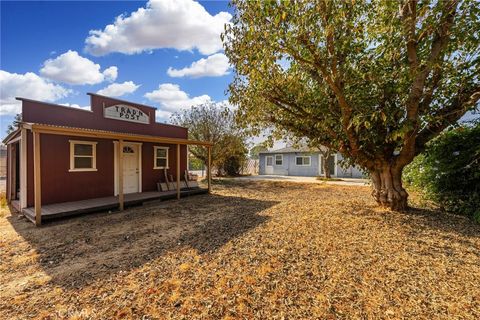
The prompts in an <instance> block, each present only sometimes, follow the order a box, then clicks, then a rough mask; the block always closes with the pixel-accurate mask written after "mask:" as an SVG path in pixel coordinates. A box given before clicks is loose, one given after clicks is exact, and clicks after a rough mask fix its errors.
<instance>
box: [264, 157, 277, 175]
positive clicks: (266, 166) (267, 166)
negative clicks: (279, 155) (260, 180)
mask: <svg viewBox="0 0 480 320" xmlns="http://www.w3.org/2000/svg"><path fill="white" fill-rule="evenodd" d="M267 158H271V159H272V165H271V166H269V165H267V163H268V161H267ZM274 160H275V159H274V156H273V155H271V156H265V174H273V172H274V169H273V161H274ZM267 168H271V170H272V172H267Z"/></svg>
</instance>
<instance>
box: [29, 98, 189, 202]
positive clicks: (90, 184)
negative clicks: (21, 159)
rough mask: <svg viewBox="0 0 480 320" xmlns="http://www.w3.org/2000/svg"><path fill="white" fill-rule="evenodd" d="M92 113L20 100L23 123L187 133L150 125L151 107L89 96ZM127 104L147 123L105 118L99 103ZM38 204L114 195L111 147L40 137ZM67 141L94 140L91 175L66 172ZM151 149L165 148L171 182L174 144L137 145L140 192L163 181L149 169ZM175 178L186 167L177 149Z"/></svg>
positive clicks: (184, 157) (184, 151)
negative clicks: (139, 148) (146, 116)
mask: <svg viewBox="0 0 480 320" xmlns="http://www.w3.org/2000/svg"><path fill="white" fill-rule="evenodd" d="M91 97H92V99H91V101H92V111H91V112H90V111H84V110H80V109H75V108H68V107H60V106H56V105H51V104H44V103H37V102H33V101H23V107H22V112H23V121H25V122H32V123H42V124H53V125H60V126H69V127H81V128H91V129H100V130H109V131H116V132H127V133H137V134H146V135H155V136H161V137H174V138H187V129H186V128H182V127H178V126H172V125H166V124H159V123H155V122H154V121H155V120H154V119H155V109H154V108H150V107H147V106H142V105H137V104H134V103H125V102H123V101H119V100H115V99H110V98H105V97H101V96H96V95H92V96H91ZM119 103H121V104H128V105H131V106H134V107H137V108H139V109H141V110H142V111H143V112H145V113H148V114H150V120H151V121H153V123H150V124H148V125H147V124H137V123H133V122H127V121H121V120H113V119H106V118H104V117H103V105H104V104H105V106H111V105H114V104H119ZM40 137H41V139H40V146H41V150H40V152H41V157H40V158H41V179H42V204H44V205H46V204H52V203H59V202H68V201H78V200H85V199H91V198H99V197H108V196H113V194H114V144H113V141H115V140H110V139H94V138H86V137H75V136H60V135H51V134H41V136H40ZM69 140H80V141H96V142H97V150H96V154H97V159H96V164H97V171H84V172H69V169H70V142H69ZM154 145H158V146H168V147H169V154H168V156H169V167H170V168H169V170H168V173H169V174H171V175H173V176H174V178H175V179H176V145H165V144H155V143H147V142H143V143H142V191H144V192H145V191H154V190H157V182H160V181H164V171H163V169H162V170H159V169H153V163H154V158H153V152H154V148H153V147H154ZM180 153H181V155H180V156H181V161H180V174H181V176H180V178H182V177H183V173H184V172H185V170H186V169H187V147H186V146H181V147H180ZM27 205H28V206H29V207H31V206H33V205H34V172H33V135H32V133H31V132H30V131H28V132H27Z"/></svg>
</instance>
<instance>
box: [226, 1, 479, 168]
mask: <svg viewBox="0 0 480 320" xmlns="http://www.w3.org/2000/svg"><path fill="white" fill-rule="evenodd" d="M233 5H234V8H235V15H234V18H233V22H234V23H233V25H232V26H231V27H230V28H229V29H228V30H227V31H226V32H225V35H224V40H225V53H226V55H227V56H228V57H229V59H230V62H231V63H232V65H234V67H235V78H234V80H233V82H232V83H231V85H230V87H229V93H230V100H231V102H232V103H234V104H236V105H238V111H237V115H238V119H239V120H240V123H241V124H242V125H243V126H245V127H248V128H250V129H252V131H254V132H259V131H260V130H262V129H265V128H273V129H272V131H271V132H272V134H273V135H282V134H287V133H288V134H293V135H296V136H297V137H299V138H302V137H307V138H308V139H310V140H311V141H318V142H319V143H323V144H325V145H334V146H338V147H339V148H341V152H342V153H343V154H344V156H346V157H349V158H350V159H352V160H354V161H355V162H357V164H359V165H361V166H363V167H365V168H366V167H368V166H372V163H374V162H375V161H376V160H378V159H380V160H381V161H391V160H393V159H395V158H396V157H397V156H396V154H394V151H395V150H397V151H398V150H402V149H404V148H406V149H408V150H410V151H409V152H410V155H409V157H410V158H413V155H412V154H411V153H412V152H415V148H411V145H410V146H408V148H407V146H406V145H407V144H409V143H410V144H411V143H412V141H413V142H414V141H415V140H414V139H406V137H415V135H417V134H418V132H419V131H420V130H419V129H420V128H426V127H428V126H429V125H431V124H432V123H437V122H439V121H442V123H445V121H446V120H444V119H445V118H446V117H447V115H449V114H451V113H452V111H455V110H457V111H458V110H461V112H457V113H455V115H456V116H458V117H456V118H452V117H447V118H448V119H447V120H448V121H450V122H453V123H454V122H455V121H456V120H457V119H458V118H460V117H461V115H462V112H463V113H464V112H465V111H463V110H464V109H462V108H463V106H464V103H465V101H467V99H468V98H469V97H470V96H469V95H468V94H466V93H465V92H468V93H469V94H471V93H472V92H474V91H475V88H476V87H478V86H479V78H478V74H479V70H480V68H479V63H480V62H479V53H480V49H479V48H480V45H479V38H480V35H479V31H478V30H480V15H479V11H480V10H479V7H480V6H478V2H475V1H472V0H466V1H462V2H461V4H460V5H459V6H458V8H457V9H456V16H455V19H454V22H453V25H452V26H451V28H450V29H448V32H446V33H445V34H444V35H441V34H440V33H439V30H443V29H442V28H446V27H445V26H446V24H445V23H446V22H445V21H446V18H445V17H446V15H445V12H447V13H449V11H448V10H447V11H446V9H445V8H446V7H445V6H446V5H447V1H437V2H429V1H419V2H418V4H417V8H416V11H415V12H416V16H412V17H409V18H408V19H406V16H405V14H402V12H401V11H400V10H399V3H398V2H395V1H355V3H353V2H350V1H335V0H328V1H321V0H320V1H315V2H309V1H298V2H287V1H240V0H234V1H233ZM409 19H410V20H409ZM408 21H413V22H414V23H413V24H411V25H409V24H408ZM411 26H413V29H414V30H413V36H414V50H415V53H416V59H417V61H418V67H417V68H413V67H412V65H411V64H410V62H409V61H410V60H411V59H409V56H408V52H407V44H408V43H409V42H408V37H409V36H410V35H411V34H410V33H409V32H410V31H411ZM409 28H410V29H409ZM409 30H410V31H409ZM439 41H440V42H442V43H446V44H447V45H445V46H443V45H442V46H440V47H441V50H440V53H439V54H438V57H437V58H436V59H433V60H432V59H431V57H432V56H434V55H435V54H437V53H436V51H435V48H437V45H438V44H439ZM437 51H438V50H437ZM286 61H288V63H285V62H286ZM422 72H423V73H422ZM423 76H424V80H423V81H417V82H418V83H419V84H415V85H414V82H415V79H417V80H418V78H419V77H423ZM415 86H416V87H415ZM414 88H417V89H415V90H414ZM416 92H419V95H418V97H414V98H412V95H413V93H416ZM464 96H466V97H464ZM477 100H478V98H477ZM465 110H466V109H465ZM437 128H440V127H437ZM441 129H443V127H441V128H440V129H438V130H440V131H441ZM407 140H408V141H407ZM412 150H413V151H412ZM376 163H378V161H377V162H376Z"/></svg>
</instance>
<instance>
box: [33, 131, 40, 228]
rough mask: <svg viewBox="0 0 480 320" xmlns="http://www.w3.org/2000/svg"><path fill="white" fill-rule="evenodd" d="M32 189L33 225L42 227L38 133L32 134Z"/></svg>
mask: <svg viewBox="0 0 480 320" xmlns="http://www.w3.org/2000/svg"><path fill="white" fill-rule="evenodd" d="M33 185H34V186H33V187H34V192H35V201H34V204H35V224H36V225H37V226H40V225H42V175H41V163H40V133H38V132H33Z"/></svg>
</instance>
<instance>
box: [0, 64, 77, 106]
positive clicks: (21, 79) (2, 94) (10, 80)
mask: <svg viewBox="0 0 480 320" xmlns="http://www.w3.org/2000/svg"><path fill="white" fill-rule="evenodd" d="M0 88H1V90H0V107H1V108H0V115H8V114H9V115H13V114H16V113H19V112H21V102H20V101H18V100H15V97H23V98H29V99H33V100H40V101H47V102H53V101H56V100H59V99H61V98H64V97H66V96H67V95H68V94H69V93H70V92H71V91H70V90H68V89H65V88H63V87H62V86H60V85H57V84H54V83H51V82H48V81H47V80H45V79H43V78H41V77H39V76H38V75H36V74H35V73H33V72H27V73H25V74H17V73H10V72H7V71H3V70H0Z"/></svg>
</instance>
